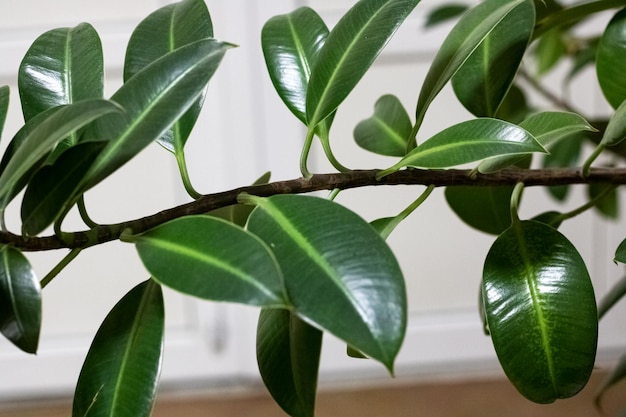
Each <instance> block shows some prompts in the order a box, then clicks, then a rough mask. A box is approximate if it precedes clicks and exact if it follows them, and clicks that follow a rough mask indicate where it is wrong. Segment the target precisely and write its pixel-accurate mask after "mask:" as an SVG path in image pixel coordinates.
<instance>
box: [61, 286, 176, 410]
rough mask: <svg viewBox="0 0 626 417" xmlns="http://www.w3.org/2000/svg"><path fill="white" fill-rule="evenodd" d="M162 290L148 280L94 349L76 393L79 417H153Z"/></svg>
mask: <svg viewBox="0 0 626 417" xmlns="http://www.w3.org/2000/svg"><path fill="white" fill-rule="evenodd" d="M164 328H165V312H164V307H163V294H162V291H161V287H160V286H159V285H158V284H156V283H155V282H153V281H152V280H148V281H146V282H144V283H142V284H139V285H138V286H136V287H135V288H133V289H132V290H131V291H130V292H129V293H128V294H126V295H125V296H124V297H123V298H122V299H121V300H120V301H119V302H118V303H117V304H116V305H115V307H113V309H112V310H111V312H110V313H109V314H108V315H107V317H106V318H105V319H104V322H103V323H102V325H101V326H100V328H99V329H98V332H97V333H96V336H95V337H94V339H93V342H92V343H91V347H90V348H89V353H87V358H86V359H85V362H84V363H83V368H82V369H81V371H80V376H79V378H78V383H77V385H76V391H75V393H74V405H73V408H72V416H73V417H84V416H89V417H126V416H133V417H148V416H149V415H150V414H151V411H152V408H153V403H154V399H155V396H156V391H157V386H158V379H159V373H160V371H161V361H162V355H163V332H164Z"/></svg>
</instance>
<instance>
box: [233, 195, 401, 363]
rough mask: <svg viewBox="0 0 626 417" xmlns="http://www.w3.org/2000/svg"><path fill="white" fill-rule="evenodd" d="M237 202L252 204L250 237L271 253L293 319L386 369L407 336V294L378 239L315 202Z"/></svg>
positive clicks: (285, 198)
mask: <svg viewBox="0 0 626 417" xmlns="http://www.w3.org/2000/svg"><path fill="white" fill-rule="evenodd" d="M243 200H244V201H245V202H253V203H255V204H256V205H257V208H256V209H255V210H254V211H253V212H252V214H251V215H250V218H249V219H248V225H247V227H248V230H250V231H251V232H252V233H254V234H256V235H257V236H259V237H260V238H261V239H263V240H264V241H265V242H266V243H267V244H268V245H269V246H270V247H271V248H272V251H273V252H274V254H275V256H276V258H277V260H278V263H279V264H280V266H281V269H282V271H283V276H284V281H285V286H286V288H287V293H288V294H289V298H290V300H291V302H292V303H293V305H294V308H295V312H296V314H298V316H300V317H302V318H303V319H305V320H306V321H309V322H312V323H315V324H316V325H318V326H320V327H321V328H323V329H326V330H328V331H329V332H330V333H332V334H334V335H335V336H337V337H339V338H340V339H343V340H344V341H345V342H346V343H348V344H350V345H352V346H354V347H355V348H357V349H359V350H360V351H362V352H363V353H365V354H366V355H368V356H370V357H371V358H373V359H376V360H378V361H380V362H382V363H383V364H384V365H385V366H386V367H387V368H388V369H389V370H391V369H392V367H393V362H394V358H395V357H396V355H397V353H398V351H399V349H400V345H401V342H402V339H403V338H404V333H405V330H406V314H407V313H406V312H407V310H406V308H407V305H406V290H405V286H404V279H403V277H402V273H401V271H400V268H399V266H398V263H397V261H396V259H395V257H394V255H393V253H392V252H391V250H390V249H389V247H388V246H387V245H386V243H385V242H384V240H383V239H382V238H381V237H380V236H379V235H378V233H377V232H376V231H375V230H374V229H373V228H372V227H371V226H370V225H369V224H368V223H367V222H365V221H364V220H363V219H361V218H360V217H359V216H357V215H356V214H354V213H353V212H351V211H349V210H348V209H346V208H344V207H342V206H340V205H338V204H336V203H334V202H332V201H329V200H325V199H321V198H315V197H305V196H296V195H277V196H273V197H270V198H260V197H252V196H246V197H244V198H243ZM373 300H376V302H373Z"/></svg>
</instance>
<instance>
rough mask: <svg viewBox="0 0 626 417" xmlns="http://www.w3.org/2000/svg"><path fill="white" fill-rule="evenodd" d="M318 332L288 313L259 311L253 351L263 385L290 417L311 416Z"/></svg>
mask: <svg viewBox="0 0 626 417" xmlns="http://www.w3.org/2000/svg"><path fill="white" fill-rule="evenodd" d="M321 349H322V332H321V331H320V330H318V329H316V328H315V327H313V326H311V325H309V324H307V323H306V322H305V321H303V320H301V319H300V318H298V317H297V316H296V315H295V314H292V313H291V312H289V311H288V310H282V309H262V310H261V315H260V316H259V323H258V326H257V339H256V351H257V362H258V364H259V371H260V372H261V377H262V378H263V382H264V383H265V386H266V387H267V389H268V390H269V392H270V394H271V395H272V397H273V398H274V400H275V401H276V403H277V404H278V405H280V407H281V408H282V409H283V410H285V412H287V414H289V415H290V416H293V417H313V415H314V411H315V394H316V392H317V374H318V369H319V362H320V352H321Z"/></svg>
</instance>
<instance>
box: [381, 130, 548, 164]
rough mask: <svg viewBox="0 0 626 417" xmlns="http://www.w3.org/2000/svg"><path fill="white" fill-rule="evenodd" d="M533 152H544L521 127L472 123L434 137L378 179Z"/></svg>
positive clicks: (535, 140) (443, 131)
mask: <svg viewBox="0 0 626 417" xmlns="http://www.w3.org/2000/svg"><path fill="white" fill-rule="evenodd" d="M533 152H546V151H545V149H544V148H543V146H541V144H540V143H539V142H537V139H535V138H534V137H533V135H531V134H530V133H529V132H527V131H526V130H524V129H522V128H521V127H519V126H517V125H514V124H512V123H509V122H505V121H503V120H498V119H472V120H469V121H466V122H461V123H459V124H456V125H454V126H451V127H449V128H447V129H445V130H442V131H441V132H439V133H437V134H436V135H435V136H433V137H431V138H430V139H428V140H427V141H426V142H424V143H422V144H421V145H419V146H418V147H417V148H415V149H413V150H412V151H411V152H409V153H408V154H407V155H406V156H405V157H404V158H402V159H401V160H400V161H399V162H398V163H397V164H395V165H394V166H392V167H391V168H389V169H387V170H385V171H382V172H381V173H380V174H379V175H380V176H384V175H387V174H390V173H392V172H395V171H397V170H399V169H401V168H405V167H416V168H417V167H419V168H447V167H451V166H455V165H461V164H465V163H468V162H475V161H481V160H483V159H486V158H491V157H494V156H500V155H524V154H530V153H533Z"/></svg>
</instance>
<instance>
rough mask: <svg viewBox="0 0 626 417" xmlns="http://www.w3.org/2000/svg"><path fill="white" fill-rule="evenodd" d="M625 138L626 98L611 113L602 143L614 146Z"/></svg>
mask: <svg viewBox="0 0 626 417" xmlns="http://www.w3.org/2000/svg"><path fill="white" fill-rule="evenodd" d="M624 139H626V100H624V102H623V103H622V104H620V105H619V106H618V107H617V110H615V112H614V113H613V114H612V115H611V117H610V119H609V123H608V124H607V126H606V130H605V131H604V135H602V140H601V141H600V145H602V146H614V145H617V144H619V143H620V142H622V141H623V140H624Z"/></svg>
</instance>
